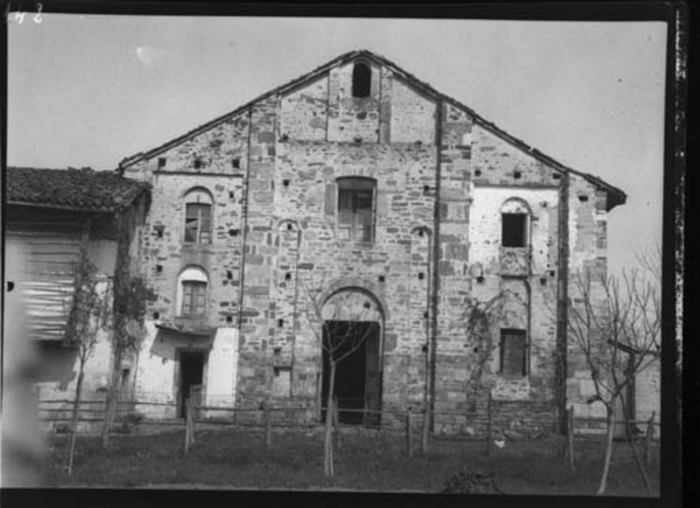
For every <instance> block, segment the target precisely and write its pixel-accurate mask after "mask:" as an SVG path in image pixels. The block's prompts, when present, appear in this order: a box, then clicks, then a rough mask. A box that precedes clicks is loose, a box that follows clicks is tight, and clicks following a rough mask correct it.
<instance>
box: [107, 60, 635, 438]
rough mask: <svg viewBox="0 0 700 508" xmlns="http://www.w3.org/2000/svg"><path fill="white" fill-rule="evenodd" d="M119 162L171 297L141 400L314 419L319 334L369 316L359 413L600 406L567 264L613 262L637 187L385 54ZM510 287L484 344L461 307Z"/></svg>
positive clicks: (355, 367) (532, 422) (477, 420)
mask: <svg viewBox="0 0 700 508" xmlns="http://www.w3.org/2000/svg"><path fill="white" fill-rule="evenodd" d="M119 171H120V173H121V174H122V175H124V176H126V177H127V178H133V179H137V180H144V181H148V182H149V183H150V184H151V186H152V204H151V208H150V212H149V214H148V216H147V219H146V225H145V227H144V233H143V235H142V238H141V263H142V270H143V273H144V274H146V276H147V278H148V280H149V282H150V284H151V285H152V286H153V287H154V288H155V290H156V291H157V292H158V295H159V297H158V300H157V301H155V302H154V303H153V304H152V305H151V307H150V308H149V312H148V315H147V330H148V336H147V337H146V340H145V343H144V346H143V349H142V352H141V354H140V355H139V359H138V367H137V374H136V379H135V383H136V388H135V390H136V397H137V398H139V399H144V400H154V401H163V402H177V403H178V404H180V405H181V404H182V401H183V400H184V397H185V396H186V395H187V394H189V393H190V390H194V392H193V393H196V396H197V397H200V400H201V401H202V403H203V404H204V405H205V406H206V407H207V408H215V407H232V406H236V407H251V406H257V405H258V404H260V402H261V401H263V400H270V401H271V402H272V403H273V404H274V405H275V406H276V407H287V408H289V410H288V411H287V412H285V417H286V418H291V419H295V420H300V421H314V419H317V418H318V414H319V407H318V406H319V401H320V400H321V398H322V396H323V395H325V391H324V390H327V387H324V386H325V385H326V383H327V379H326V378H327V372H326V371H327V368H325V369H324V353H323V348H322V347H321V343H322V340H323V339H324V333H326V334H331V335H332V334H334V333H336V334H338V335H340V334H342V333H343V332H342V330H347V326H349V323H362V327H363V328H362V329H363V330H364V331H363V333H365V335H366V340H365V341H364V343H363V345H362V346H361V347H359V348H358V349H357V350H356V351H355V352H354V353H353V354H352V355H350V356H348V358H347V360H346V361H345V364H343V363H342V362H341V364H339V367H338V369H339V370H338V374H337V387H338V390H339V391H338V392H337V393H338V397H339V400H340V404H341V409H343V408H347V409H354V410H355V412H356V413H361V412H362V411H366V412H367V413H366V414H365V415H364V420H363V419H362V418H360V419H356V420H355V421H357V422H362V421H364V422H368V421H376V419H375V420H372V419H371V418H369V416H368V415H370V414H374V413H372V411H379V410H381V411H384V412H385V414H382V416H381V418H382V423H383V424H388V425H391V424H392V423H398V422H397V421H395V416H394V414H398V411H403V410H405V408H406V407H407V406H411V407H412V408H414V409H415V410H416V411H419V410H422V409H423V408H424V407H425V405H426V404H428V405H429V406H430V407H431V408H432V409H433V411H434V412H435V416H434V417H433V418H434V421H433V425H434V430H435V431H436V432H448V433H450V432H451V433H454V432H463V431H464V430H465V429H466V428H467V427H470V426H471V427H480V426H481V425H483V421H484V420H483V417H484V414H485V411H486V407H487V404H489V403H490V404H493V405H494V406H497V408H498V411H497V412H495V413H494V414H495V415H496V416H495V422H496V424H497V425H501V426H505V425H509V426H510V427H511V428H512V427H513V426H514V425H515V427H521V428H522V429H524V430H525V431H527V432H544V431H547V430H549V429H550V428H551V426H552V422H553V421H555V415H556V414H557V411H560V409H561V408H562V407H563V403H564V402H566V401H568V403H569V404H571V403H573V404H575V405H577V407H578V409H577V410H578V411H579V413H585V412H586V411H588V412H589V413H590V407H589V405H587V403H586V399H587V398H588V396H587V394H586V389H582V387H583V386H584V385H586V379H585V375H584V374H581V372H580V370H581V369H579V367H577V365H578V364H579V363H580V358H579V359H577V358H576V352H575V348H573V346H572V345H570V344H568V343H567V338H566V329H565V326H563V325H561V324H559V325H558V324H557V323H562V322H565V321H562V317H564V318H565V315H566V314H565V313H566V308H567V302H568V296H567V294H568V290H569V287H570V285H571V279H572V277H573V274H575V273H576V272H577V271H580V270H584V269H586V270H593V271H594V272H596V273H604V272H605V270H606V224H607V219H608V213H609V212H610V211H611V210H612V209H613V208H614V207H615V206H617V205H619V204H623V203H624V202H625V198H626V197H625V194H624V193H623V192H622V191H620V190H619V189H616V188H615V187H612V186H611V185H609V184H607V183H605V182H604V181H602V180H600V179H599V178H596V177H594V176H591V175H588V174H584V173H581V172H578V171H575V170H573V169H571V168H568V167H565V166H563V165H562V164H560V163H558V162H557V161H555V160H553V159H551V158H550V157H548V156H546V155H544V154H542V153H540V152H539V151H537V150H536V149H534V148H532V147H530V146H528V145H526V144H525V143H524V142H522V141H520V140H518V139H517V138H514V137H513V136H511V135H509V134H507V133H505V132H504V131H502V130H501V129H500V128H498V127H497V126H495V125H494V124H492V123H490V122H488V121H487V120H485V119H484V118H482V117H480V116H479V115H478V114H477V113H475V112H474V111H473V110H471V109H470V108H468V107H467V106H464V105H463V104H461V103H459V102H458V101H456V100H454V99H452V98H450V97H447V96H445V95H444V94H441V93H440V92H438V91H436V90H435V89H433V88H432V87H431V86H430V85H428V84H426V83H423V82H421V81H420V80H418V79H417V78H415V77H414V76H412V75H410V74H408V73H407V72H405V71H403V70H402V69H400V68H399V67H398V66H396V65H395V64H393V63H392V62H390V61H388V60H386V59H385V58H383V57H380V56H378V55H375V54H373V53H370V52H367V51H353V52H351V53H348V54H345V55H342V56H340V57H338V58H336V59H334V60H333V61H331V62H329V63H327V64H325V65H323V66H321V67H319V68H318V69H316V70H314V71H312V72H310V73H308V74H307V75H305V76H302V77H300V78H298V79H295V80H294V81H292V82H290V83H288V84H286V85H283V86H281V87H279V88H277V89H275V90H273V91H271V92H268V93H266V94H264V95H262V96H261V97H259V98H257V99H255V100H253V101H251V102H250V103H248V104H246V105H244V106H242V107H241V108H239V109H237V110H235V111H233V112H231V113H228V114H226V115H224V116H222V117H220V118H217V119H215V120H213V121H211V122H209V123H207V124H205V125H202V126H200V127H198V128H196V129H194V130H193V131H191V132H188V133H186V134H184V135H183V136H181V137H179V138H177V139H174V140H171V141H169V142H167V143H165V144H163V145H162V146H160V147H157V148H155V149H152V150H150V151H148V152H145V153H139V154H136V155H134V156H132V157H129V158H126V159H124V160H123V161H122V162H121V163H120V167H119ZM499 295H500V297H502V301H503V306H502V308H503V309H505V310H504V311H503V312H502V313H501V314H499V317H498V319H497V320H496V322H494V323H492V324H490V331H489V333H488V336H489V337H490V339H489V341H487V343H484V342H483V341H479V340H477V339H476V338H475V336H474V335H473V334H470V333H468V322H469V313H468V310H469V309H470V305H472V303H473V302H475V301H481V302H488V301H490V300H492V299H494V298H498V297H499ZM324 322H325V323H326V324H331V323H332V324H333V325H334V326H326V327H323V324H322V323H324ZM344 327H345V328H344ZM324 329H325V332H324ZM332 330H335V331H332ZM326 338H328V337H326ZM331 340H333V339H331ZM480 348H481V349H480ZM484 348H487V351H486V354H484V352H485V349H484ZM562 358H563V360H562V361H557V359H562ZM577 362H578V363H577ZM325 364H326V365H327V362H325ZM567 364H568V365H569V367H568V368H566V365H567ZM343 365H345V367H343ZM475 369H479V370H478V376H477V377H478V379H476V383H475V377H474V372H475ZM577 369H578V370H577ZM567 392H568V393H567ZM489 395H490V396H489ZM489 399H490V402H489ZM206 412H207V414H209V415H211V416H212V417H214V416H216V411H215V410H214V409H208V410H207V411H206ZM222 414H223V413H222ZM348 414H350V413H348ZM346 419H347V421H351V418H350V416H347V417H346ZM513 422H515V424H513Z"/></svg>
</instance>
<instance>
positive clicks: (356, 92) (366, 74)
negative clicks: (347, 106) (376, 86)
mask: <svg viewBox="0 0 700 508" xmlns="http://www.w3.org/2000/svg"><path fill="white" fill-rule="evenodd" d="M371 83H372V69H371V68H370V66H369V65H367V64H366V63H364V62H357V63H356V64H355V67H354V68H353V70H352V96H353V97H369V92H370V88H371V87H370V85H371Z"/></svg>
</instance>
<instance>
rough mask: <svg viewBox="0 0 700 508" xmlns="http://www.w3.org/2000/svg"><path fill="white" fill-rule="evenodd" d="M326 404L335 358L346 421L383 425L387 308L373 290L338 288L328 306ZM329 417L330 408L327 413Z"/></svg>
mask: <svg viewBox="0 0 700 508" xmlns="http://www.w3.org/2000/svg"><path fill="white" fill-rule="evenodd" d="M322 317H323V380H322V381H323V383H322V397H323V403H324V406H325V404H326V401H327V400H328V392H329V390H330V385H331V379H330V377H331V376H330V373H331V368H330V364H331V359H333V360H334V361H335V364H336V366H335V379H334V382H333V387H334V388H333V392H334V396H335V397H337V399H338V407H339V420H340V422H341V423H350V424H365V425H378V424H379V422H380V414H379V413H378V411H380V410H381V402H382V401H381V399H382V326H383V321H384V318H383V313H382V309H381V306H380V304H379V302H378V301H377V299H376V298H375V297H374V296H373V295H372V294H371V293H369V292H368V291H366V290H364V289H359V288H347V289H343V290H340V291H337V292H335V293H333V294H332V295H331V296H330V297H329V298H328V299H327V300H326V302H325V304H324V305H323V308H322ZM322 417H323V418H325V411H324V412H323V414H322Z"/></svg>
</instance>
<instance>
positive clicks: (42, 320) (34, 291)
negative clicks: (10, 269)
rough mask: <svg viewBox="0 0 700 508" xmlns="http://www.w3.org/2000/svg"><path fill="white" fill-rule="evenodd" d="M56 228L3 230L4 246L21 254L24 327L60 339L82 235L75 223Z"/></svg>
mask: <svg viewBox="0 0 700 508" xmlns="http://www.w3.org/2000/svg"><path fill="white" fill-rule="evenodd" d="M8 226H9V225H8ZM8 229H9V227H8ZM13 229H14V228H13ZM32 229H33V228H32ZM57 229H58V231H56V230H54V231H51V232H48V231H38V230H34V231H31V230H25V231H17V230H15V231H11V230H7V231H6V232H5V245H6V248H7V249H8V250H9V247H10V246H12V247H14V248H15V249H16V250H15V252H17V253H18V254H19V255H20V256H21V262H20V263H21V265H22V269H23V273H22V275H21V276H22V279H23V282H22V296H23V299H24V308H25V316H26V324H27V331H28V334H29V338H31V339H35V340H63V339H64V335H65V331H66V323H67V322H68V314H69V312H70V306H71V304H72V297H73V283H74V280H75V263H76V261H77V260H78V255H79V252H80V246H81V237H82V235H81V231H80V230H79V229H78V228H77V227H76V226H74V225H64V226H60V227H58V228H57ZM8 278H9V276H8Z"/></svg>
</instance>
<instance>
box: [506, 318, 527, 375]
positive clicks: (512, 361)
mask: <svg viewBox="0 0 700 508" xmlns="http://www.w3.org/2000/svg"><path fill="white" fill-rule="evenodd" d="M500 349H501V368H500V371H501V375H502V376H507V377H522V376H525V375H526V374H527V337H526V335H525V330H515V329H511V328H505V329H503V330H501V347H500Z"/></svg>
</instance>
